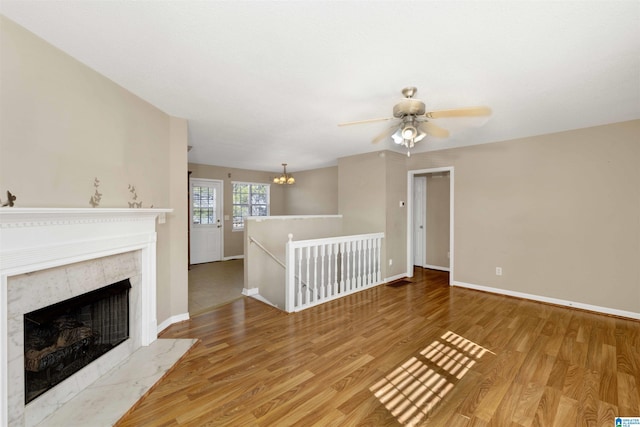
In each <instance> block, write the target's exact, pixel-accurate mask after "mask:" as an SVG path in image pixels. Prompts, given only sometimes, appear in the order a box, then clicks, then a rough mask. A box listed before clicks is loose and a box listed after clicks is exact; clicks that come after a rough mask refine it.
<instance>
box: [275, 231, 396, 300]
mask: <svg viewBox="0 0 640 427" xmlns="http://www.w3.org/2000/svg"><path fill="white" fill-rule="evenodd" d="M383 238H384V233H372V234H360V235H355V236H341V237H330V238H325V239H313V240H299V241H293V235H291V234H289V241H288V242H287V249H286V270H287V272H286V291H285V292H286V294H285V309H286V311H288V312H294V311H300V310H303V309H305V308H309V307H312V306H314V305H318V304H322V303H324V302H327V301H330V300H333V299H336V298H340V297H343V296H346V295H349V294H352V293H354V292H358V291H361V290H364V289H367V288H370V287H372V286H376V285H379V284H380V283H382V273H381V264H380V257H381V252H380V249H381V246H382V239H383Z"/></svg>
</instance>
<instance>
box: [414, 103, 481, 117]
mask: <svg viewBox="0 0 640 427" xmlns="http://www.w3.org/2000/svg"><path fill="white" fill-rule="evenodd" d="M490 114H491V108H489V107H485V106H483V105H481V106H477V107H463V108H455V109H453V110H438V111H427V112H426V113H425V114H424V115H425V116H426V117H428V118H430V119H439V118H442V117H469V116H488V115H490Z"/></svg>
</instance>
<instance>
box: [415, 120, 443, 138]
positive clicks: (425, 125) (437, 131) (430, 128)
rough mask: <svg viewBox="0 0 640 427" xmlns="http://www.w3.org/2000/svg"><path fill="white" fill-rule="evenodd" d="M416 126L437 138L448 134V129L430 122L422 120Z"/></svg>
mask: <svg viewBox="0 0 640 427" xmlns="http://www.w3.org/2000/svg"><path fill="white" fill-rule="evenodd" d="M418 127H419V128H420V129H421V130H422V131H423V132H424V133H427V134H429V135H432V136H436V137H438V138H446V137H448V136H449V131H448V130H446V129H445V128H441V127H440V126H438V125H435V124H433V123H431V122H422V123H420V125H418Z"/></svg>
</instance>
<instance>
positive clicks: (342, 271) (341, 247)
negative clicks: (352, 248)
mask: <svg viewBox="0 0 640 427" xmlns="http://www.w3.org/2000/svg"><path fill="white" fill-rule="evenodd" d="M344 285H345V283H344V242H340V290H339V291H338V292H340V293H342V292H344V291H345V290H346V289H345V287H344Z"/></svg>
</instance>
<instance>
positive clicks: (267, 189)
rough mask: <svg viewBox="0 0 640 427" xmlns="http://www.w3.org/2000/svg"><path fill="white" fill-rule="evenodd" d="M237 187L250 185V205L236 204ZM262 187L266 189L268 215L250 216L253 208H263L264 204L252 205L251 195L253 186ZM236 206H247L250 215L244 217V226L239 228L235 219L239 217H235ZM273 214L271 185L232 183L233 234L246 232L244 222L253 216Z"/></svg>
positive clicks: (243, 182) (245, 182)
mask: <svg viewBox="0 0 640 427" xmlns="http://www.w3.org/2000/svg"><path fill="white" fill-rule="evenodd" d="M236 185H248V186H249V195H248V201H249V202H248V203H236V202H235V195H236V191H235V189H236ZM254 185H255V186H261V187H265V189H266V197H267V203H266V208H267V213H266V215H250V213H251V212H252V208H253V206H263V205H262V204H255V205H254V204H252V203H251V195H252V194H253V193H252V191H251V190H252V186H254ZM236 206H246V207H247V210H248V212H249V215H247V216H243V217H242V225H241V226H239V227H236V226H235V224H236V223H235V218H236V217H237V216H236V215H235V207H236ZM270 214H271V183H264V182H248V181H231V231H232V232H236V231H244V221H245V219H246V218H247V217H251V216H269V215H270Z"/></svg>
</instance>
